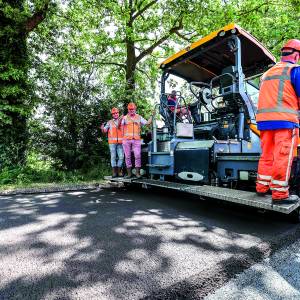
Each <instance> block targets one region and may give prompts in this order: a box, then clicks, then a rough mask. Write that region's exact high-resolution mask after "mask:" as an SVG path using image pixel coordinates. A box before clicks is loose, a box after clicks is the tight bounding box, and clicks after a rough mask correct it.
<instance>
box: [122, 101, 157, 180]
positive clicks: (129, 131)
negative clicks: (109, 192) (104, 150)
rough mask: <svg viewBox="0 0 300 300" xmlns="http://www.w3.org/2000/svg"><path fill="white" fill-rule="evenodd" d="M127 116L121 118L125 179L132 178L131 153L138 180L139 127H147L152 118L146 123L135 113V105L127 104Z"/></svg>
mask: <svg viewBox="0 0 300 300" xmlns="http://www.w3.org/2000/svg"><path fill="white" fill-rule="evenodd" d="M127 109H128V114H127V115H126V116H124V117H123V119H122V122H121V125H122V126H123V130H124V139H123V149H124V153H125V163H126V168H127V178H131V177H132V162H131V151H133V154H134V159H135V170H136V174H135V175H136V177H137V178H140V177H141V174H140V169H141V126H144V125H149V124H151V122H152V117H150V119H149V120H148V121H147V120H145V119H144V118H143V117H141V116H140V115H138V114H137V113H136V105H135V104H134V103H132V102H131V103H129V104H128V106H127Z"/></svg>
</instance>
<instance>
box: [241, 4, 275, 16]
mask: <svg viewBox="0 0 300 300" xmlns="http://www.w3.org/2000/svg"><path fill="white" fill-rule="evenodd" d="M270 4H272V3H270V2H269V1H267V2H264V3H262V4H260V5H258V6H256V7H254V8H252V9H249V10H247V11H244V12H241V13H240V14H237V16H238V17H241V16H245V15H248V14H250V13H252V12H254V11H256V10H258V9H259V8H261V7H263V6H265V5H270Z"/></svg>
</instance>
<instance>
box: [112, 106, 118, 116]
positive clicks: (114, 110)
mask: <svg viewBox="0 0 300 300" xmlns="http://www.w3.org/2000/svg"><path fill="white" fill-rule="evenodd" d="M118 112H119V110H118V109H117V108H116V107H113V108H112V109H111V113H112V114H114V113H118Z"/></svg>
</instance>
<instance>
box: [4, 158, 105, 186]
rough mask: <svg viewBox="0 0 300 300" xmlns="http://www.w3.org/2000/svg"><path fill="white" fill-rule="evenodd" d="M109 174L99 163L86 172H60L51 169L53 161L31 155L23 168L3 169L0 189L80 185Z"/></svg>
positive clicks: (103, 163)
mask: <svg viewBox="0 0 300 300" xmlns="http://www.w3.org/2000/svg"><path fill="white" fill-rule="evenodd" d="M109 172H110V170H109V168H108V163H106V162H101V163H99V164H97V165H94V166H93V167H91V168H89V169H87V170H79V171H78V170H77V171H73V172H70V171H62V170H56V169H55V168H54V167H53V161H51V160H49V159H48V158H46V157H45V156H41V155H37V154H36V153H32V154H30V155H29V157H28V162H27V164H26V165H24V166H20V167H15V168H7V167H6V168H4V169H2V170H1V171H0V187H2V188H4V187H5V186H7V185H14V186H26V185H30V184H32V183H58V182H59V183H72V182H73V183H80V182H87V181H92V180H101V179H103V176H105V175H108V174H109Z"/></svg>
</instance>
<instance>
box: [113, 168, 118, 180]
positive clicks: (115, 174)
mask: <svg viewBox="0 0 300 300" xmlns="http://www.w3.org/2000/svg"><path fill="white" fill-rule="evenodd" d="M116 177H118V168H117V167H113V168H112V178H116Z"/></svg>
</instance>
